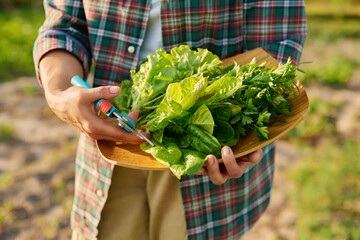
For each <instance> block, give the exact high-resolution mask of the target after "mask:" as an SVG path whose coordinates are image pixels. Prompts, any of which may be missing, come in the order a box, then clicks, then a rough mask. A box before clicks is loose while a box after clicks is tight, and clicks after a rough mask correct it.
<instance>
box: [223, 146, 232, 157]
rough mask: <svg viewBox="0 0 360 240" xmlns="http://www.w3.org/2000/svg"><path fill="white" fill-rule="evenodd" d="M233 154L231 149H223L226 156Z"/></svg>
mask: <svg viewBox="0 0 360 240" xmlns="http://www.w3.org/2000/svg"><path fill="white" fill-rule="evenodd" d="M230 153H231V150H230V147H227V146H226V147H223V154H226V155H228V154H230Z"/></svg>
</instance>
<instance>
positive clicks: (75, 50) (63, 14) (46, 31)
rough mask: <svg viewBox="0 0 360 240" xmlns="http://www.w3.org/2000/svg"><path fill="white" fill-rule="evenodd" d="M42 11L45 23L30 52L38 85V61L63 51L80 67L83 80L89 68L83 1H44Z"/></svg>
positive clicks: (88, 47) (89, 56) (87, 36)
mask: <svg viewBox="0 0 360 240" xmlns="http://www.w3.org/2000/svg"><path fill="white" fill-rule="evenodd" d="M44 9H45V16H46V18H45V22H44V24H43V25H42V26H41V28H40V30H39V35H38V37H37V39H36V41H35V44H34V49H33V57H34V63H35V70H36V76H37V78H38V80H39V82H41V81H40V74H39V63H40V60H41V59H42V57H43V56H44V55H45V54H46V53H48V52H50V51H52V50H56V49H63V50H66V51H68V52H70V53H72V54H73V55H74V56H76V57H77V58H78V59H79V61H80V62H81V63H82V66H83V69H84V75H85V76H86V75H87V74H88V72H89V69H90V66H91V52H90V44H89V35H88V28H87V24H86V19H85V13H84V8H83V4H82V1H80V0H55V1H51V0H45V1H44Z"/></svg>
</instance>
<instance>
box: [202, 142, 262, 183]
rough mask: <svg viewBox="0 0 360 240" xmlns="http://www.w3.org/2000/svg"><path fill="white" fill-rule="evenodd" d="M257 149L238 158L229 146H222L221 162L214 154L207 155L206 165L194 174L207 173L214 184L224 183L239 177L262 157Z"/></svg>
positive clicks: (260, 151)
mask: <svg viewBox="0 0 360 240" xmlns="http://www.w3.org/2000/svg"><path fill="white" fill-rule="evenodd" d="M262 154H263V153H262V150H261V149H259V150H257V151H255V152H252V153H250V154H248V155H245V156H242V157H240V158H235V156H234V153H233V151H232V150H231V148H230V147H223V148H222V150H221V157H222V160H223V162H222V163H218V160H217V158H216V157H215V156H214V155H209V156H208V158H207V161H206V166H204V167H202V168H201V169H200V170H199V171H198V172H197V173H196V175H207V176H209V177H210V179H211V181H212V182H213V183H214V184H216V185H221V184H224V183H225V182H226V181H227V180H228V179H232V178H240V177H241V176H242V175H243V174H244V172H245V171H246V169H247V168H248V167H249V166H250V165H251V164H256V163H258V162H259V161H260V160H261V158H262Z"/></svg>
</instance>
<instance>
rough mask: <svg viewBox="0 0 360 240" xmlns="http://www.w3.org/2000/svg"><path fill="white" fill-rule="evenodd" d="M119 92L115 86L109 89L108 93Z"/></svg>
mask: <svg viewBox="0 0 360 240" xmlns="http://www.w3.org/2000/svg"><path fill="white" fill-rule="evenodd" d="M119 91H120V88H119V87H117V86H111V87H110V93H118V92H119Z"/></svg>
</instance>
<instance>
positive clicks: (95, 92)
mask: <svg viewBox="0 0 360 240" xmlns="http://www.w3.org/2000/svg"><path fill="white" fill-rule="evenodd" d="M89 91H90V92H89V93H90V94H89V97H90V99H91V100H92V101H96V100H99V99H101V98H104V99H111V98H114V97H116V96H118V95H119V94H120V87H118V86H104V87H96V88H92V89H89Z"/></svg>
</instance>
